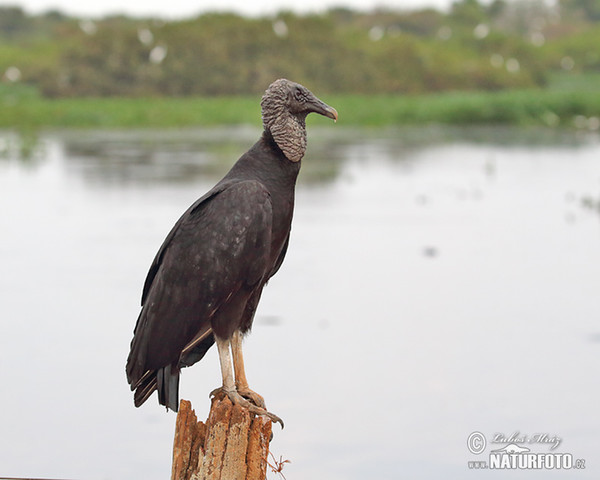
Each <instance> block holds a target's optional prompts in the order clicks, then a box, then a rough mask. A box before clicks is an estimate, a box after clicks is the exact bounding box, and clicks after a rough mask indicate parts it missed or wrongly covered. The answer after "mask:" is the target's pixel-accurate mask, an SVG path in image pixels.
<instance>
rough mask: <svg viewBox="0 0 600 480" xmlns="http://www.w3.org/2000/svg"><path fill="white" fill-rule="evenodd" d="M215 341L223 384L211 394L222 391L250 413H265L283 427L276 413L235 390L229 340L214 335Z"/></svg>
mask: <svg viewBox="0 0 600 480" xmlns="http://www.w3.org/2000/svg"><path fill="white" fill-rule="evenodd" d="M215 341H216V343H217V349H218V350H219V362H220V363H221V374H222V376H223V386H222V387H221V388H217V389H216V390H213V391H212V392H211V396H212V395H215V394H216V393H217V392H219V391H222V392H223V393H225V394H226V395H227V396H228V397H229V400H231V402H232V403H233V404H237V405H241V406H242V407H244V408H247V409H248V410H249V411H250V412H251V413H254V414H256V415H266V416H267V417H269V418H270V419H271V421H273V422H279V423H280V424H281V428H283V420H281V418H279V417H278V416H277V415H274V414H273V413H271V412H267V411H266V410H265V409H264V408H261V407H257V406H256V405H254V404H253V403H251V402H249V401H248V400H246V399H245V398H244V397H242V396H241V395H240V394H239V393H238V392H237V390H236V389H235V383H234V381H233V369H232V368H231V355H230V354H229V343H230V341H229V340H222V339H220V338H219V337H217V336H216V335H215Z"/></svg>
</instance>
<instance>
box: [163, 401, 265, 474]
mask: <svg viewBox="0 0 600 480" xmlns="http://www.w3.org/2000/svg"><path fill="white" fill-rule="evenodd" d="M270 440H271V420H270V419H268V418H266V417H261V416H255V415H252V414H250V412H248V410H246V409H245V408H243V407H241V406H239V405H233V404H232V403H231V401H230V400H229V398H227V397H226V396H225V395H223V394H217V395H216V396H215V397H213V399H212V404H211V408H210V413H209V415H208V419H207V420H206V424H204V423H202V422H199V421H198V420H197V417H196V414H195V413H194V410H192V404H191V403H190V402H189V401H187V400H181V402H180V404H179V413H178V414H177V421H176V423H175V439H174V441H173V468H172V470H171V480H219V479H221V480H265V478H266V475H267V455H268V454H269V442H270Z"/></svg>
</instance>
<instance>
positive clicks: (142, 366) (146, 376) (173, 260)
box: [126, 79, 337, 426]
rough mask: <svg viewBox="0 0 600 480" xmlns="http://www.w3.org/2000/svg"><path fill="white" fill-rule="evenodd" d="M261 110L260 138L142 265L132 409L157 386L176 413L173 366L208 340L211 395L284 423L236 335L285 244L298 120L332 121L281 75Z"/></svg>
mask: <svg viewBox="0 0 600 480" xmlns="http://www.w3.org/2000/svg"><path fill="white" fill-rule="evenodd" d="M261 107H262V120H263V126H264V131H263V133H262V136H261V137H260V139H259V140H258V141H257V142H256V143H255V144H254V145H253V146H252V147H251V148H250V150H248V151H247V152H246V153H245V154H243V155H242V156H241V158H240V159H239V160H238V161H237V162H236V163H235V165H233V167H232V168H231V170H230V171H229V172H228V173H227V174H226V175H225V177H223V179H222V180H221V181H219V182H218V183H217V184H216V185H215V186H214V187H213V188H212V189H211V190H210V191H209V192H208V193H206V194H205V195H204V196H203V197H201V198H200V199H199V200H197V201H196V202H195V203H194V204H193V205H192V206H191V207H190V208H189V209H188V210H187V211H186V212H185V213H184V214H183V215H182V216H181V218H180V219H179V220H178V221H177V223H176V224H175V226H174V227H173V229H172V230H171V232H170V233H169V234H168V235H167V238H166V239H165V241H164V242H163V244H162V246H161V247H160V249H159V250H158V253H157V254H156V257H155V258H154V261H153V262H152V265H151V266H150V270H149V272H148V276H147V277H146V281H145V283H144V288H143V292H142V310H141V312H140V315H139V317H138V320H137V323H136V326H135V330H134V332H133V333H134V334H133V340H132V341H131V351H130V353H129V357H128V359H127V368H126V370H127V380H128V382H129V384H130V385H131V389H132V390H135V393H134V403H135V406H136V407H139V406H140V405H141V404H143V403H144V402H145V401H146V400H147V399H148V397H150V395H151V394H152V393H153V392H154V391H155V390H157V391H158V401H159V403H160V404H161V405H165V406H166V407H167V409H171V410H174V411H177V409H178V406H179V405H178V403H179V400H178V396H179V392H178V391H179V374H180V370H181V368H182V367H188V366H190V365H193V364H194V363H196V362H198V361H199V360H201V359H202V357H203V356H204V355H205V354H206V352H207V350H208V349H209V348H210V347H211V346H212V345H213V344H214V343H215V342H216V344H217V348H218V352H219V359H220V364H221V373H222V376H223V386H222V387H221V388H220V389H217V390H215V391H213V392H212V393H213V394H214V393H215V392H217V391H218V390H222V391H223V392H224V393H225V394H227V396H228V397H229V398H230V399H231V401H232V402H233V403H236V404H241V405H243V406H245V407H247V408H248V409H249V410H250V411H251V412H253V413H256V414H260V415H267V416H269V417H270V418H271V419H272V420H274V421H279V422H280V423H281V424H282V426H283V423H282V422H281V420H280V419H279V417H277V416H276V415H274V414H272V413H270V412H268V411H267V410H266V408H265V403H264V400H263V398H262V397H261V396H260V395H258V394H257V393H255V392H253V391H252V390H250V388H249V387H248V382H247V380H246V375H245V372H244V361H243V357H242V337H243V335H244V334H246V333H247V332H248V331H249V330H250V328H251V326H252V321H253V318H254V313H255V311H256V307H257V305H258V302H259V300H260V296H261V293H262V290H263V287H264V286H265V284H266V283H267V281H268V280H269V278H271V277H272V276H273V275H274V274H275V273H276V272H277V270H279V267H280V266H281V263H282V262H283V259H284V257H285V254H286V250H287V248H288V243H289V239H290V228H291V222H292V214H293V210H294V189H295V185H296V178H297V176H298V172H299V170H300V160H301V159H302V157H303V156H304V152H305V150H306V123H305V120H306V116H307V115H308V114H309V113H311V112H315V113H318V114H320V115H324V116H326V117H329V118H331V119H333V120H337V112H336V110H335V109H334V108H332V107H330V106H328V105H326V104H325V103H323V102H322V101H321V100H319V99H318V98H317V97H315V96H314V95H313V94H312V93H311V92H310V91H309V90H308V89H307V88H305V87H303V86H302V85H299V84H297V83H294V82H291V81H289V80H286V79H279V80H276V81H275V82H273V83H272V84H271V85H270V86H269V88H268V89H267V90H266V92H265V94H264V95H263V97H262V100H261ZM230 347H231V355H230ZM232 357H233V371H232V368H231V363H232V362H231V358H232ZM234 372H235V377H234Z"/></svg>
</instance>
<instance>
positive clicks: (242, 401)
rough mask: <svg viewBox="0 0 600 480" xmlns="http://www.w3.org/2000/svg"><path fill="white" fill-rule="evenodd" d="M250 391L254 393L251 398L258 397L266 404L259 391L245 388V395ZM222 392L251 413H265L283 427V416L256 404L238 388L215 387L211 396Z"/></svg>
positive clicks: (232, 401)
mask: <svg viewBox="0 0 600 480" xmlns="http://www.w3.org/2000/svg"><path fill="white" fill-rule="evenodd" d="M248 391H249V392H251V394H252V398H251V399H252V401H254V398H258V399H260V401H261V402H262V404H263V405H264V403H265V401H264V400H263V398H262V397H261V396H260V395H259V394H258V393H256V392H253V391H252V390H250V389H248V390H247V391H246V390H244V395H245V394H247V393H248ZM220 392H223V393H224V394H225V395H227V396H228V397H229V400H231V403H233V404H234V405H241V406H242V407H244V408H246V409H247V410H248V411H249V412H250V413H254V414H255V415H264V416H265V417H269V418H270V419H271V421H272V422H276V423H279V424H280V425H281V428H283V420H282V419H281V418H279V417H278V416H277V415H275V414H274V413H271V412H269V411H267V410H266V409H265V408H263V407H259V406H257V405H255V404H254V403H252V402H251V401H250V400H248V399H246V398H244V397H243V396H242V395H240V394H239V393H238V392H237V390H225V389H224V388H223V387H219V388H216V389H214V390H213V391H212V392H211V393H210V396H211V397H214V396H215V395H216V394H218V393H220Z"/></svg>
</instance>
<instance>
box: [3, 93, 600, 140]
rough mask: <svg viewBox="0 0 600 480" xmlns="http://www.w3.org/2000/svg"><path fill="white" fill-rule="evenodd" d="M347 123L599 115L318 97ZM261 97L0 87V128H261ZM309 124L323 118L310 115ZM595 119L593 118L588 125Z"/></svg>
mask: <svg viewBox="0 0 600 480" xmlns="http://www.w3.org/2000/svg"><path fill="white" fill-rule="evenodd" d="M321 98H322V99H323V100H324V101H326V102H327V103H329V104H330V105H333V106H335V108H336V109H337V110H338V112H339V114H340V120H339V123H340V124H341V125H347V126H369V127H383V126H395V125H425V124H449V125H473V124H475V125H477V124H479V125H480V124H489V125H493V124H498V125H545V126H550V127H558V126H567V127H570V126H575V125H576V124H577V119H579V121H580V122H581V119H582V118H584V119H590V118H596V119H597V118H600V93H599V92H598V91H597V90H578V91H571V90H559V89H556V90H554V89H547V90H541V89H536V90H517V91H512V90H511V91H500V92H447V93H439V94H429V95H421V96H401V95H372V96H365V95H331V96H328V95H322V96H321ZM259 101H260V98H259V97H258V96H232V97H208V98H203V97H191V98H62V99H47V98H42V97H40V96H39V95H37V94H35V93H31V92H29V93H27V92H26V91H25V93H24V92H19V91H18V90H17V91H14V92H13V91H11V89H7V88H3V89H1V90H0V128H4V129H11V128H14V129H19V130H21V129H40V128H177V127H192V126H217V125H241V124H250V125H257V126H258V125H260V105H259ZM309 118H310V123H311V124H319V123H322V124H325V123H328V122H327V119H320V118H316V116H311V117H309ZM593 123H594V124H595V123H597V120H596V121H594V122H593Z"/></svg>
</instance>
